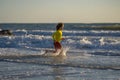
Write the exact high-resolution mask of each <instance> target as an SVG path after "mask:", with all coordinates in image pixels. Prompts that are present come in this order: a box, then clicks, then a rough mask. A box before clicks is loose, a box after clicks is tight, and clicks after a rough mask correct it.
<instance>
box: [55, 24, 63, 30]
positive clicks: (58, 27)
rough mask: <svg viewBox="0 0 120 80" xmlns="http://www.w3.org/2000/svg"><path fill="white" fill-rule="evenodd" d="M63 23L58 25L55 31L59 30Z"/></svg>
mask: <svg viewBox="0 0 120 80" xmlns="http://www.w3.org/2000/svg"><path fill="white" fill-rule="evenodd" d="M63 25H64V24H63V23H58V24H57V26H56V30H59V29H60V28H61V27H63Z"/></svg>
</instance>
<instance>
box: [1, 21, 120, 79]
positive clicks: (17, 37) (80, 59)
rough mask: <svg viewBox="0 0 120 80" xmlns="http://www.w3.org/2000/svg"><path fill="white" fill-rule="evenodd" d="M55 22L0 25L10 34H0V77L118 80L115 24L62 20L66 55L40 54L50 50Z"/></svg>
mask: <svg viewBox="0 0 120 80" xmlns="http://www.w3.org/2000/svg"><path fill="white" fill-rule="evenodd" d="M56 25H57V24H55V23H54V24H49V23H48V24H46V23H43V24H32V23H31V24H0V29H10V30H11V31H12V33H13V35H12V36H0V80H120V30H119V26H120V24H119V23H107V24H104V23H103V24H97V23H94V24H78V23H76V24H75V23H74V24H73V23H69V24H68V23H66V24H65V27H64V30H63V37H64V38H65V40H64V41H62V42H61V44H62V45H63V47H64V48H70V49H69V50H68V52H67V56H66V57H44V56H41V54H43V53H44V52H45V50H48V49H54V48H53V47H54V46H53V41H52V38H51V35H52V33H53V32H54V31H55V26H56ZM116 26H117V27H116ZM104 27H105V28H104ZM111 27H116V29H111Z"/></svg>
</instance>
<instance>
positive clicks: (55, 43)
mask: <svg viewBox="0 0 120 80" xmlns="http://www.w3.org/2000/svg"><path fill="white" fill-rule="evenodd" d="M54 47H55V52H57V51H58V49H62V46H61V44H60V43H59V42H54Z"/></svg>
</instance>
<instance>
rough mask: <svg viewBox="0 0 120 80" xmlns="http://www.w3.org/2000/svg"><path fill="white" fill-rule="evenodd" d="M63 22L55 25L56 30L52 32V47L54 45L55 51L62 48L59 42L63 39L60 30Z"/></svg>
mask: <svg viewBox="0 0 120 80" xmlns="http://www.w3.org/2000/svg"><path fill="white" fill-rule="evenodd" d="M63 27H64V24H63V23H58V24H57V26H56V32H54V33H53V35H52V38H53V41H54V47H55V53H56V52H57V51H58V50H60V49H62V45H61V44H60V42H61V40H64V38H62V30H63Z"/></svg>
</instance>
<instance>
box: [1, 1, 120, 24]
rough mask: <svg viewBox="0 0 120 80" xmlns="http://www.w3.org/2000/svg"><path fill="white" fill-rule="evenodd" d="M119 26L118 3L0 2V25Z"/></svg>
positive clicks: (119, 8)
mask: <svg viewBox="0 0 120 80" xmlns="http://www.w3.org/2000/svg"><path fill="white" fill-rule="evenodd" d="M56 22H64V23H108V22H112V23H120V0H0V23H56Z"/></svg>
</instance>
